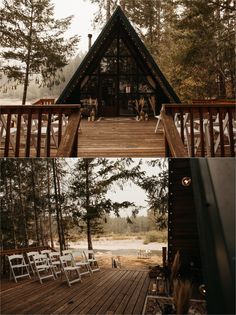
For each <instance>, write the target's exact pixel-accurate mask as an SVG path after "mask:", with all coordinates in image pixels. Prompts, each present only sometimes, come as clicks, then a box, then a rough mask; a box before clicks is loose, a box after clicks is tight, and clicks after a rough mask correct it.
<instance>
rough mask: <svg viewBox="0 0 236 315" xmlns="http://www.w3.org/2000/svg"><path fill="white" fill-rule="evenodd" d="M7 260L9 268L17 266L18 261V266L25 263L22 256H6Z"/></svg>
mask: <svg viewBox="0 0 236 315" xmlns="http://www.w3.org/2000/svg"><path fill="white" fill-rule="evenodd" d="M8 260H9V263H10V266H11V267H14V265H18V264H19V261H20V264H24V265H25V264H26V263H25V259H24V256H23V255H19V254H18V255H10V256H8Z"/></svg>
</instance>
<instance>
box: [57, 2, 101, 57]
mask: <svg viewBox="0 0 236 315" xmlns="http://www.w3.org/2000/svg"><path fill="white" fill-rule="evenodd" d="M52 2H53V3H54V5H55V8H54V12H55V17H56V18H63V17H67V16H70V15H74V17H73V19H72V23H71V26H70V28H69V30H68V31H67V33H66V35H67V36H73V35H79V36H80V42H79V45H78V51H79V52H80V51H82V52H86V51H87V50H88V34H93V42H94V41H95V39H96V38H97V36H98V35H99V33H100V31H101V30H100V29H97V30H94V29H93V18H94V14H95V12H96V11H97V10H98V7H97V5H96V4H91V3H90V1H89V0H52Z"/></svg>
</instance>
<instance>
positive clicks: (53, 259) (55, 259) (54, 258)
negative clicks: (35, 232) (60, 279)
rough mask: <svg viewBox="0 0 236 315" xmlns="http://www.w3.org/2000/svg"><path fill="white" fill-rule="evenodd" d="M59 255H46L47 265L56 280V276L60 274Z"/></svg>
mask: <svg viewBox="0 0 236 315" xmlns="http://www.w3.org/2000/svg"><path fill="white" fill-rule="evenodd" d="M60 256H61V255H60V253H58V252H50V253H48V257H49V263H50V265H51V267H52V269H53V272H54V275H55V277H56V278H57V275H58V274H61V261H60Z"/></svg>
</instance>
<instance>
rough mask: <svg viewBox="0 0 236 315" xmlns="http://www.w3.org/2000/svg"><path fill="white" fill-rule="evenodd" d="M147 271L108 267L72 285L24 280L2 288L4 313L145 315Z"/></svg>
mask: <svg viewBox="0 0 236 315" xmlns="http://www.w3.org/2000/svg"><path fill="white" fill-rule="evenodd" d="M149 284H150V279H149V277H148V273H147V271H135V270H117V269H106V270H102V271H100V272H97V273H94V274H93V275H92V276H91V277H90V276H84V277H82V283H75V284H73V285H72V287H68V286H67V284H66V283H65V282H63V281H61V280H60V279H57V280H55V281H53V280H45V281H44V283H43V284H42V285H41V284H40V283H39V281H35V280H31V281H30V280H21V281H19V283H18V284H15V283H14V282H13V281H11V282H9V281H8V282H7V283H6V285H2V287H1V314H109V315H111V314H142V309H143V305H144V302H145V297H146V294H147V290H148V287H149Z"/></svg>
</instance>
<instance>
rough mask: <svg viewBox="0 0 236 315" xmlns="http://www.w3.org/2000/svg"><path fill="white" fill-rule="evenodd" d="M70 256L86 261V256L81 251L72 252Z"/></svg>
mask: <svg viewBox="0 0 236 315" xmlns="http://www.w3.org/2000/svg"><path fill="white" fill-rule="evenodd" d="M72 256H73V258H74V260H75V261H86V256H85V255H84V252H83V251H76V252H72Z"/></svg>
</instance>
